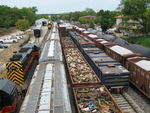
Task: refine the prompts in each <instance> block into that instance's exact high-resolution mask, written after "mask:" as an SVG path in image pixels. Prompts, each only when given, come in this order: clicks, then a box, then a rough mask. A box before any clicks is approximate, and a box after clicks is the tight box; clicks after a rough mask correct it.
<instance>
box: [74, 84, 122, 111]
mask: <svg viewBox="0 0 150 113" xmlns="http://www.w3.org/2000/svg"><path fill="white" fill-rule="evenodd" d="M73 91H74V95H75V101H76V105H77V108H78V113H85V112H89V113H97V112H98V111H101V113H106V112H107V113H122V110H121V109H120V108H119V107H118V105H117V104H116V103H115V101H114V99H113V97H112V96H111V94H110V93H109V91H108V90H107V89H106V88H105V87H104V86H100V87H90V88H87V87H82V88H81V87H80V88H73Z"/></svg>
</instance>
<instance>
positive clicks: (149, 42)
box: [126, 37, 150, 48]
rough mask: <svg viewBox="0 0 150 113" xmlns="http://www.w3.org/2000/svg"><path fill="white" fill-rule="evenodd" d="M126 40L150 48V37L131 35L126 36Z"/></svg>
mask: <svg viewBox="0 0 150 113" xmlns="http://www.w3.org/2000/svg"><path fill="white" fill-rule="evenodd" d="M126 40H128V41H129V42H132V43H135V44H139V45H142V46H145V47H148V48H150V37H138V38H135V37H129V38H126Z"/></svg>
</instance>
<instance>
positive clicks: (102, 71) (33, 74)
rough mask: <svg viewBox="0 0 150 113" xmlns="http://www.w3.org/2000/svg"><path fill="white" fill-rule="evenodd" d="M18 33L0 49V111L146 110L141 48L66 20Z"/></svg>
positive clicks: (149, 105)
mask: <svg viewBox="0 0 150 113" xmlns="http://www.w3.org/2000/svg"><path fill="white" fill-rule="evenodd" d="M20 35H21V36H23V38H22V39H20V40H19V41H18V42H17V43H11V44H7V45H8V48H6V49H3V50H1V51H0V61H1V62H2V63H1V64H2V65H1V70H0V77H1V78H3V79H0V83H1V84H3V85H2V87H0V90H1V91H3V92H4V94H5V95H7V96H6V98H4V100H3V99H2V102H4V103H5V104H6V105H8V106H4V107H3V108H2V110H3V112H2V113H6V112H14V113H150V87H149V86H150V77H149V76H150V68H149V67H150V60H149V58H148V57H146V56H144V55H143V54H141V53H140V52H138V51H136V52H134V51H133V50H131V49H129V48H126V47H125V46H122V45H121V44H119V43H116V42H115V41H112V40H108V39H107V38H108V37H106V38H104V37H102V35H98V33H97V34H96V33H91V32H90V30H87V29H85V28H81V27H79V26H77V25H75V24H71V23H67V22H63V23H57V22H53V23H51V24H48V25H47V24H46V25H43V26H41V28H40V29H39V27H35V28H34V29H32V30H31V31H30V32H29V33H26V34H20ZM10 51H11V53H10ZM8 53H9V54H10V55H8ZM5 54H7V57H6V56H5ZM3 57H5V58H3ZM8 79H9V80H8ZM9 85H11V87H9ZM5 88H8V89H7V90H6V89H5ZM9 88H10V89H9ZM7 102H8V103H7ZM10 103H11V104H10Z"/></svg>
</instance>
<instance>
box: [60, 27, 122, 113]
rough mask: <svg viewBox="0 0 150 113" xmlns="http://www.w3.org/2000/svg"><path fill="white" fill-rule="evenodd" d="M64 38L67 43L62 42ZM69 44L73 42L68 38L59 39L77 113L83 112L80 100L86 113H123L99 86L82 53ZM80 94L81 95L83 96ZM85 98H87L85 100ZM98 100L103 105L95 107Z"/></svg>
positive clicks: (108, 94)
mask: <svg viewBox="0 0 150 113" xmlns="http://www.w3.org/2000/svg"><path fill="white" fill-rule="evenodd" d="M59 30H60V29H59ZM59 32H62V31H59ZM64 38H65V39H66V40H67V41H64ZM68 42H69V43H68ZM70 42H71V43H72V42H73V41H72V40H71V38H70V37H61V45H62V50H63V55H64V60H65V63H66V69H67V71H68V75H69V78H70V80H71V84H72V88H73V93H74V97H75V102H76V107H77V112H78V113H84V112H85V111H82V110H81V106H82V105H81V106H79V103H80V102H81V100H82V101H84V106H83V107H85V108H86V109H88V112H92V111H93V112H94V111H101V112H102V111H108V112H112V111H115V112H116V113H123V112H122V110H121V109H120V108H119V107H118V105H117V104H116V103H115V100H114V98H113V97H112V95H111V94H110V93H109V91H108V90H107V88H106V87H105V86H103V85H102V84H101V81H100V79H99V78H98V77H97V75H96V73H95V72H94V71H93V70H92V68H91V67H90V65H89V64H88V62H87V61H86V60H85V59H84V57H83V55H82V53H81V52H80V51H79V50H78V48H77V47H76V46H71V45H70V44H71V43H70ZM64 43H66V44H64ZM64 45H65V46H64ZM68 45H69V46H68ZM83 90H85V91H83ZM86 91H87V92H86ZM80 94H82V95H83V96H82V95H80ZM90 94H92V95H90ZM80 96H81V97H80ZM86 96H87V97H89V98H86ZM98 98H100V99H101V102H102V101H103V103H101V102H100V103H99V104H100V105H97V104H98V103H97V102H99V101H97V100H96V99H98ZM107 99H108V100H107ZM89 104H92V106H93V107H94V109H93V107H92V108H91V106H90V105H89Z"/></svg>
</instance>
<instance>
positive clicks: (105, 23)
mask: <svg viewBox="0 0 150 113" xmlns="http://www.w3.org/2000/svg"><path fill="white" fill-rule="evenodd" d="M117 14H118V12H116V11H108V10H107V11H104V10H100V11H99V12H97V14H96V16H97V19H96V20H95V23H97V24H100V25H101V28H102V30H103V31H106V30H107V29H108V28H110V27H112V26H113V25H114V24H115V22H116V20H115V16H116V15H117Z"/></svg>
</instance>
